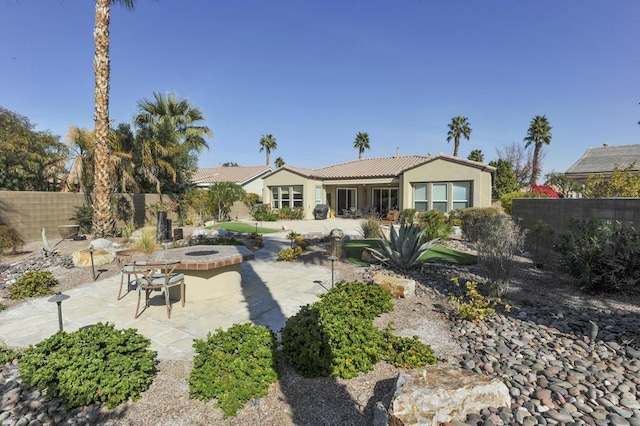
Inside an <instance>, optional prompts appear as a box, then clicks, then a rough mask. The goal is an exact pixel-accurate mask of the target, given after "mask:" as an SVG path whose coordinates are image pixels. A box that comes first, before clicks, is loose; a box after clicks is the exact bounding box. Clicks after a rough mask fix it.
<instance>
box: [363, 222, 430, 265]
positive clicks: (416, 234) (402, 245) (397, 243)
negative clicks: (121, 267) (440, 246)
mask: <svg viewBox="0 0 640 426" xmlns="http://www.w3.org/2000/svg"><path fill="white" fill-rule="evenodd" d="M390 228H391V229H390V231H389V234H390V239H389V240H387V239H386V238H385V239H384V240H383V241H382V244H381V245H380V247H381V248H380V249H374V248H369V249H368V250H369V251H370V252H371V254H373V256H374V257H375V258H376V259H378V260H380V261H381V262H384V263H386V264H387V265H388V266H390V267H392V268H397V269H400V270H403V271H406V270H409V269H411V268H414V267H415V266H417V265H418V263H419V260H418V259H419V258H420V256H422V255H423V254H424V253H426V252H427V251H429V250H430V249H431V248H432V247H433V245H434V242H435V240H431V241H428V242H426V243H422V238H423V235H424V230H420V228H419V227H417V226H415V225H406V224H404V223H402V224H400V230H399V231H396V228H395V227H394V226H391V227H390Z"/></svg>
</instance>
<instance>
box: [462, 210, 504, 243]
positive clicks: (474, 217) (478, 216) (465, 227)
mask: <svg viewBox="0 0 640 426" xmlns="http://www.w3.org/2000/svg"><path fill="white" fill-rule="evenodd" d="M498 214H499V213H498V210H496V209H494V208H493V207H469V208H466V209H461V210H458V212H457V213H456V216H457V217H458V218H459V219H460V227H461V228H462V235H463V236H464V238H465V239H466V240H467V241H470V242H472V243H475V242H476V241H478V237H479V228H478V226H477V224H478V223H479V222H480V221H481V220H483V219H485V218H488V217H494V216H498Z"/></svg>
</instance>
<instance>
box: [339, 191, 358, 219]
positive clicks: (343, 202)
mask: <svg viewBox="0 0 640 426" xmlns="http://www.w3.org/2000/svg"><path fill="white" fill-rule="evenodd" d="M337 194H338V200H337V203H336V213H337V214H338V215H342V211H343V210H344V209H347V210H348V209H350V208H351V207H355V208H358V190H357V189H356V188H338V189H337Z"/></svg>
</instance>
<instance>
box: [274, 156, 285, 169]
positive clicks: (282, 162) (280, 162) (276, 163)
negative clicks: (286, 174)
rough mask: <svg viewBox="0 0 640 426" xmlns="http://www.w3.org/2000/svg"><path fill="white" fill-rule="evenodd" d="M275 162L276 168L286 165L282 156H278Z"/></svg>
mask: <svg viewBox="0 0 640 426" xmlns="http://www.w3.org/2000/svg"><path fill="white" fill-rule="evenodd" d="M274 164H275V165H276V168H280V167H282V166H284V160H283V159H282V157H278V158H276V161H274Z"/></svg>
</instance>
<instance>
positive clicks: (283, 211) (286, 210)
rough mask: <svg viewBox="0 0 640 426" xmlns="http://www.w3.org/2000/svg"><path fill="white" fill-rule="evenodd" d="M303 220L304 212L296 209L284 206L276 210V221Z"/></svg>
mask: <svg viewBox="0 0 640 426" xmlns="http://www.w3.org/2000/svg"><path fill="white" fill-rule="evenodd" d="M303 218H304V211H303V210H302V209H301V208H298V207H293V208H291V207H289V206H284V207H282V208H280V209H279V210H278V219H285V220H294V219H295V220H298V219H303Z"/></svg>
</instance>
